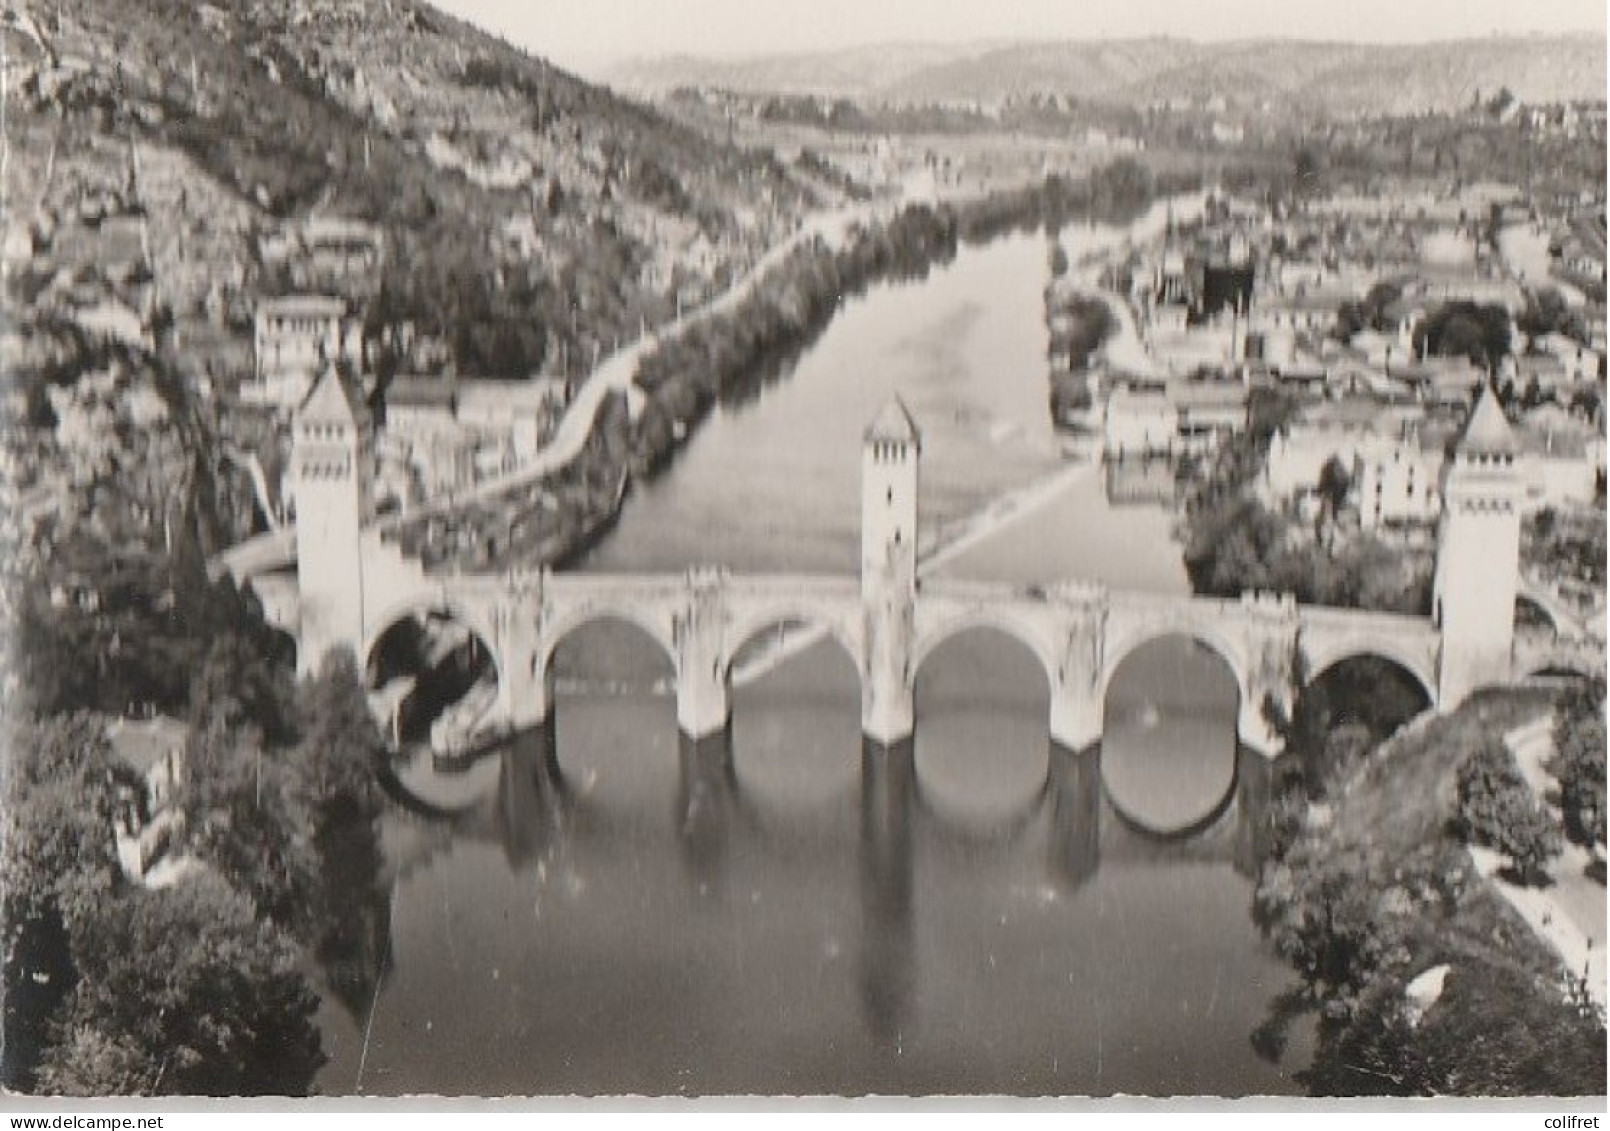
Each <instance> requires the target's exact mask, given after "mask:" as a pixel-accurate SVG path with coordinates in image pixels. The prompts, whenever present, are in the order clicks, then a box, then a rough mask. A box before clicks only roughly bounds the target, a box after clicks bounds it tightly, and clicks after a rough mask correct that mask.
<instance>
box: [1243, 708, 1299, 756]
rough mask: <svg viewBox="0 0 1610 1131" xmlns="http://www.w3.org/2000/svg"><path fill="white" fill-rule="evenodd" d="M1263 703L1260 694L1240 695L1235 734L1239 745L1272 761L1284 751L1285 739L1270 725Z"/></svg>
mask: <svg viewBox="0 0 1610 1131" xmlns="http://www.w3.org/2000/svg"><path fill="white" fill-rule="evenodd" d="M1277 702H1278V700H1277ZM1263 704H1264V696H1262V695H1257V696H1253V695H1243V696H1241V705H1240V708H1239V709H1238V711H1237V712H1236V723H1235V734H1236V739H1237V741H1238V742H1239V743H1240V745H1241V746H1243V747H1245V748H1246V749H1248V750H1251V751H1252V752H1253V753H1255V754H1260V755H1262V756H1263V757H1264V758H1266V759H1268V760H1269V761H1271V762H1272V761H1274V760H1275V759H1276V758H1279V757H1280V755H1281V754H1282V753H1284V752H1285V749H1286V740H1285V738H1284V737H1283V736H1282V735H1281V734H1280V733H1279V732H1278V731H1277V730H1275V728H1274V727H1273V726H1271V725H1270V723H1269V720H1268V718H1267V717H1266V716H1265V714H1264V709H1263Z"/></svg>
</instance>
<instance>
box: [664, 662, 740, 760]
mask: <svg viewBox="0 0 1610 1131" xmlns="http://www.w3.org/2000/svg"><path fill="white" fill-rule="evenodd" d="M731 718H732V707H731V703H730V699H729V696H728V693H727V684H726V681H725V680H723V679H722V678H721V669H720V663H719V660H718V659H712V660H710V661H708V662H706V663H704V664H702V665H700V664H694V665H691V670H690V669H689V668H684V670H682V671H681V672H679V673H677V681H676V724H677V728H678V729H679V730H681V732H682V734H683V735H684V736H685V737H687V738H689V739H693V740H694V741H701V740H703V739H707V738H711V737H714V736H719V735H721V734H723V733H725V732H726V729H727V723H728V721H729V720H730V719H731Z"/></svg>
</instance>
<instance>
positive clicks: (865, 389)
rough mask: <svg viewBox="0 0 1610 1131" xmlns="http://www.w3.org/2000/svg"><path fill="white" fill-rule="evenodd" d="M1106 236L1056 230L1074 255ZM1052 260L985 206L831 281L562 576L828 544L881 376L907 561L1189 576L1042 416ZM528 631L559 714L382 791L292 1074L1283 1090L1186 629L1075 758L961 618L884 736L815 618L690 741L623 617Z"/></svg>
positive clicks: (851, 492)
mask: <svg viewBox="0 0 1610 1131" xmlns="http://www.w3.org/2000/svg"><path fill="white" fill-rule="evenodd" d="M1160 219H1161V212H1160V210H1159V211H1154V212H1153V213H1152V214H1151V215H1150V216H1149V217H1148V218H1147V224H1148V225H1151V226H1153V227H1155V225H1156V223H1157V222H1158V221H1159V220H1160ZM1122 235H1123V233H1122V232H1121V231H1119V230H1117V229H1111V228H1107V227H1102V226H1098V227H1094V228H1090V227H1084V226H1080V227H1076V228H1074V229H1070V231H1069V232H1068V233H1066V234H1065V240H1066V242H1067V244H1068V246H1069V249H1070V253H1071V254H1072V256H1073V257H1074V258H1075V260H1077V259H1079V258H1080V257H1081V256H1082V255H1084V254H1088V253H1089V252H1090V250H1091V249H1092V248H1093V247H1096V246H1099V245H1104V244H1109V243H1111V242H1114V241H1116V240H1118V239H1119V238H1121V236H1122ZM1046 263H1047V256H1046V245H1045V241H1044V238H1043V237H1041V236H1028V235H1014V236H1009V237H1006V238H1003V239H1001V240H998V241H995V242H994V243H991V244H989V245H987V246H984V247H966V248H963V249H962V250H961V252H960V253H959V254H958V256H957V258H956V260H955V261H954V262H953V263H951V264H949V265H947V266H945V267H942V268H938V269H936V270H934V271H933V272H932V273H931V274H930V275H929V277H928V278H927V279H925V280H923V281H920V282H909V283H900V284H889V285H883V286H878V287H874V288H872V289H871V290H870V291H869V292H868V293H866V294H865V295H863V296H860V297H857V298H854V299H850V300H848V301H847V302H846V303H845V304H844V307H843V309H842V310H841V311H840V313H839V314H838V316H837V317H836V318H835V319H834V321H833V322H832V323H831V324H830V326H829V327H828V328H827V330H826V331H825V332H824V333H823V334H822V336H821V337H820V338H818V339H817V340H816V341H815V342H813V343H812V344H811V345H810V346H809V347H808V348H807V349H806V350H805V351H804V352H803V353H802V354H801V356H800V357H799V358H797V359H796V360H795V361H793V362H792V363H790V364H789V365H787V366H786V367H784V369H783V370H782V371H781V372H779V373H778V374H777V379H776V380H775V381H774V382H772V383H770V384H768V385H767V386H766V388H765V389H764V391H763V392H762V394H761V395H759V396H758V397H756V398H754V399H751V400H749V401H747V402H745V403H742V404H733V405H727V406H723V407H722V408H721V409H719V410H718V411H716V412H715V413H713V414H712V415H711V417H710V418H709V419H708V420H707V421H706V422H705V424H704V425H703V426H702V427H701V428H700V430H699V431H698V432H697V433H696V434H695V436H694V437H693V438H692V439H691V440H690V441H689V442H688V443H687V444H686V445H685V447H684V449H683V450H682V451H680V452H679V453H678V455H677V458H676V459H675V460H674V461H673V462H672V464H671V465H670V466H669V467H668V468H667V469H666V470H665V471H664V472H663V473H662V474H661V475H660V476H659V478H658V479H656V480H655V481H653V482H651V483H647V484H639V485H636V486H635V487H634V490H633V493H632V495H631V496H630V497H629V499H628V502H627V505H626V506H625V508H624V510H623V513H622V515H621V517H620V520H619V523H618V524H617V526H616V528H615V529H614V531H613V532H612V533H611V534H610V535H609V536H608V537H606V538H605V539H604V540H603V541H602V542H601V543H600V544H599V545H598V546H597V547H596V548H595V549H594V550H593V551H592V552H591V554H590V555H589V556H588V558H587V560H585V561H583V562H581V563H578V564H577V566H576V567H575V568H579V569H595V570H633V571H636V570H674V569H682V568H685V567H687V566H690V565H694V564H703V563H709V564H717V563H719V564H724V565H727V566H729V567H730V568H732V569H733V570H735V571H744V570H750V571H766V570H779V571H780V570H817V571H843V572H850V571H852V570H853V569H854V568H855V566H856V563H857V560H858V557H857V554H858V537H859V526H858V521H859V515H858V511H859V483H858V477H859V471H860V435H861V432H862V429H863V428H864V426H865V423H866V421H867V420H869V419H870V418H871V416H872V415H873V414H874V413H875V412H876V411H877V409H878V408H879V407H880V406H881V405H882V403H883V402H884V401H885V400H886V399H887V398H888V397H889V396H890V395H891V393H894V392H898V393H899V394H900V395H901V396H902V397H903V398H904V399H905V401H906V403H907V405H908V406H909V407H910V409H911V411H912V413H913V415H914V417H915V418H916V420H917V423H918V425H919V427H920V428H921V429H922V438H923V452H922V460H923V463H922V483H921V507H922V523H921V529H920V531H919V543H920V544H921V545H924V546H925V547H927V548H928V551H930V552H928V553H926V554H925V557H927V558H928V565H927V566H926V567H925V568H926V569H927V571H928V572H929V573H930V574H938V575H949V576H958V577H979V578H994V579H1004V580H1012V581H1024V582H1030V581H1047V580H1054V579H1057V578H1060V577H1083V578H1093V579H1096V580H1099V581H1102V582H1105V583H1107V584H1109V585H1113V586H1124V587H1129V588H1142V589H1150V590H1155V591H1160V592H1183V591H1185V589H1186V588H1187V583H1186V579H1185V575H1184V570H1183V567H1182V565H1181V561H1180V554H1179V549H1178V547H1177V545H1176V544H1175V543H1174V542H1173V540H1172V538H1171V519H1170V515H1169V514H1168V512H1167V510H1166V509H1164V508H1162V507H1158V506H1148V505H1140V506H1136V505H1114V504H1112V503H1109V501H1108V498H1107V493H1106V489H1105V486H1104V480H1103V477H1102V475H1101V474H1100V472H1099V469H1095V468H1088V467H1086V468H1080V467H1078V466H1077V465H1076V464H1070V457H1068V456H1067V455H1065V454H1064V452H1063V444H1062V442H1061V440H1060V439H1059V438H1058V437H1057V436H1056V435H1055V434H1054V433H1053V431H1052V429H1051V427H1050V422H1049V413H1048V410H1047V396H1048V387H1047V381H1046V345H1047V338H1046V331H1045V328H1044V325H1043V308H1042V299H1041V293H1042V289H1043V287H1044V285H1045V283H1046V281H1047V279H1046V270H1047V268H1046ZM1048 482H1050V483H1051V484H1052V486H1050V487H1046V486H1045V484H1047V483H1048ZM1003 497H1004V498H1006V499H1008V500H1009V501H1008V503H1007V504H1006V505H1004V506H1003V505H1002V504H1001V502H1000V500H1001V499H1002V498H1003ZM992 510H993V513H992V514H990V517H989V520H988V521H987V522H984V523H980V522H979V521H978V515H979V514H980V512H991V511H992ZM964 533H965V534H967V535H968V537H967V538H966V540H965V541H964V542H961V543H956V544H955V546H953V548H952V550H951V551H950V552H948V553H946V554H943V555H935V554H933V553H932V552H931V551H933V550H935V549H936V548H938V547H939V546H941V545H944V544H948V543H951V542H952V541H953V540H954V539H956V538H957V537H959V536H960V535H962V534H964ZM956 546H959V547H961V548H956ZM760 643H761V644H764V643H765V642H764V641H762V642H760ZM556 663H557V665H558V668H559V671H560V674H561V677H562V679H563V680H564V681H565V682H563V683H562V684H561V694H560V696H559V702H558V705H557V710H556V717H557V721H556V723H555V725H554V729H553V731H552V732H551V733H543V734H536V735H531V736H527V737H525V738H523V739H521V740H520V742H518V743H517V744H516V745H515V747H513V748H511V749H509V750H506V751H504V752H503V753H502V754H500V755H494V756H492V757H490V758H488V759H486V760H484V761H483V762H482V763H480V764H479V765H478V766H477V767H476V768H475V769H474V770H472V771H471V772H470V774H468V775H466V776H465V777H463V778H460V779H457V780H455V781H453V782H444V783H443V788H444V789H445V790H447V791H448V792H449V793H455V794H456V795H457V796H456V799H457V800H458V801H459V802H462V803H464V804H465V805H466V809H465V811H464V813H463V814H462V815H460V816H459V817H458V818H456V819H455V820H452V821H444V820H432V819H428V818H424V817H420V816H417V815H414V814H412V813H408V812H404V811H402V810H401V809H399V810H398V811H396V812H394V813H392V814H390V815H389V816H388V817H387V818H386V820H385V822H384V830H383V832H384V836H383V841H384V847H385V855H386V867H385V869H384V871H385V874H386V875H387V876H389V877H393V878H392V879H391V880H390V882H389V884H388V885H386V886H385V888H384V891H383V892H382V893H381V896H380V898H378V899H376V900H374V901H372V905H371V906H369V907H368V908H367V909H366V911H365V913H366V914H368V915H369V916H370V918H371V920H372V922H371V926H372V927H373V933H374V939H373V946H372V949H373V956H372V958H373V962H374V965H375V968H376V969H378V970H380V971H382V974H381V977H380V978H379V980H378V989H375V988H374V986H373V985H371V986H370V987H369V989H368V991H367V992H365V993H363V994H348V995H346V999H347V1004H346V1005H345V1006H337V1005H335V1004H333V1003H332V1004H328V1005H327V1006H326V1008H325V1009H324V1010H323V1012H322V1014H321V1021H322V1025H323V1029H324V1034H325V1043H326V1047H327V1050H328V1051H329V1052H330V1056H331V1059H330V1062H329V1064H328V1065H327V1066H326V1068H325V1070H324V1072H323V1073H322V1075H321V1077H320V1081H319V1084H320V1087H321V1090H323V1091H324V1092H326V1093H336V1094H346V1093H353V1092H361V1093H365V1094H418V1093H447V1094H465V1093H470V1094H486V1095H505V1094H522V1095H523V1094H553V1093H558V1094H571V1093H582V1094H597V1093H606V1094H616V1093H655V1094H660V1093H664V1094H709V1093H726V1092H740V1093H784V1094H797V1093H824V1092H825V1093H849V1094H861V1093H866V1092H878V1093H928V1092H950V1093H955V1092H989V1093H1016V1094H1073V1095H1108V1094H1113V1093H1145V1094H1171V1095H1198V1094H1212V1095H1221V1094H1222V1095H1248V1094H1271V1093H1272V1094H1291V1093H1295V1092H1297V1091H1299V1090H1300V1089H1299V1088H1298V1087H1297V1085H1296V1083H1295V1082H1294V1081H1293V1080H1292V1079H1291V1075H1290V1074H1291V1071H1292V1069H1293V1067H1294V1063H1293V1061H1294V1060H1295V1058H1296V1056H1297V1052H1296V1051H1294V1052H1293V1053H1292V1054H1290V1058H1289V1059H1288V1062H1286V1063H1283V1064H1271V1063H1269V1062H1266V1061H1265V1060H1263V1059H1260V1058H1259V1057H1258V1056H1257V1055H1255V1054H1254V1052H1253V1050H1252V1046H1251V1044H1250V1043H1249V1037H1250V1035H1251V1033H1252V1032H1253V1030H1254V1029H1255V1028H1256V1027H1257V1025H1258V1024H1259V1023H1260V1022H1261V1021H1262V1020H1263V1019H1264V1016H1265V1009H1266V1006H1267V1004H1268V1002H1269V1001H1270V1000H1271V999H1272V998H1273V997H1274V996H1275V994H1277V993H1278V992H1279V991H1280V990H1281V989H1283V988H1284V987H1285V985H1286V977H1287V975H1286V970H1285V968H1284V966H1283V965H1282V964H1281V963H1280V962H1279V961H1278V960H1277V959H1276V958H1275V957H1274V956H1273V955H1272V954H1270V953H1269V952H1268V950H1267V948H1266V947H1265V946H1264V945H1263V944H1262V942H1261V941H1260V939H1259V937H1258V935H1257V932H1256V930H1255V928H1254V927H1253V924H1252V922H1251V920H1250V917H1249V914H1248V905H1249V901H1250V894H1251V892H1250V883H1249V880H1248V878H1247V875H1248V872H1249V868H1248V854H1249V843H1250V840H1249V838H1250V833H1249V828H1250V820H1251V818H1252V817H1254V816H1255V814H1252V813H1251V808H1252V807H1251V806H1249V805H1248V804H1247V803H1246V800H1245V798H1244V797H1242V796H1240V795H1239V794H1238V791H1237V788H1236V784H1237V782H1238V781H1242V780H1248V779H1249V777H1255V776H1256V775H1247V774H1238V770H1237V760H1238V758H1247V757H1250V756H1249V755H1246V754H1245V753H1244V752H1238V751H1237V748H1236V744H1235V735H1234V726H1235V722H1234V720H1235V713H1236V701H1235V685H1234V681H1233V679H1231V677H1230V676H1229V673H1228V672H1227V671H1225V670H1224V669H1223V668H1222V667H1221V666H1220V665H1219V662H1218V661H1217V660H1215V659H1213V658H1211V657H1210V656H1209V655H1207V654H1205V653H1203V652H1202V651H1201V650H1200V649H1199V648H1197V647H1196V646H1194V645H1191V644H1189V643H1188V642H1185V641H1182V640H1166V641H1163V642H1160V643H1157V644H1154V645H1151V646H1148V647H1146V648H1143V649H1141V650H1140V651H1138V652H1137V653H1136V654H1135V655H1134V656H1133V657H1132V658H1131V659H1130V660H1129V661H1127V662H1126V664H1125V665H1124V667H1123V668H1121V669H1120V672H1119V674H1118V677H1117V678H1116V679H1115V682H1114V686H1113V689H1112V691H1111V693H1110V697H1109V703H1108V710H1107V717H1108V720H1109V725H1108V734H1107V736H1106V738H1105V740H1104V743H1103V746H1102V748H1101V750H1099V751H1094V752H1084V753H1082V754H1074V753H1072V752H1069V751H1066V750H1062V749H1059V748H1056V747H1054V746H1053V745H1052V744H1051V743H1050V741H1049V738H1048V733H1047V712H1048V705H1047V690H1046V685H1045V678H1044V676H1043V674H1042V673H1041V671H1040V669H1039V666H1038V664H1037V662H1036V661H1035V660H1034V659H1033V657H1032V656H1031V655H1030V654H1029V653H1028V651H1027V650H1026V649H1024V648H1023V647H1022V646H1020V645H1018V644H1016V643H1014V642H1012V641H1010V640H1008V639H1006V638H1004V637H1001V636H998V635H996V634H993V633H991V632H989V631H987V630H978V631H975V632H969V633H966V634H963V635H962V636H959V637H957V638H955V639H953V640H952V641H950V642H947V643H946V644H945V645H942V646H941V647H940V648H939V649H937V650H936V651H935V652H934V654H933V655H932V656H931V657H930V658H929V659H928V660H927V661H925V663H924V665H923V667H922V670H921V671H920V672H919V673H918V676H917V712H918V719H919V721H918V733H917V737H916V740H915V743H914V744H913V748H912V749H911V750H909V751H905V752H896V753H894V754H887V753H882V752H877V751H863V749H862V743H861V738H860V734H859V689H858V686H857V681H856V677H855V672H854V668H853V665H852V664H851V663H850V661H849V659H848V658H847V657H845V656H843V655H842V654H841V653H839V652H838V651H837V650H836V646H835V645H833V644H831V643H822V644H818V645H815V646H812V647H809V648H806V649H805V650H803V651H802V652H800V653H799V654H798V655H796V656H794V657H793V658H791V659H788V660H786V661H785V662H783V663H781V664H779V665H777V666H775V667H774V668H772V669H771V670H770V671H768V672H766V674H764V675H762V676H760V677H759V678H758V679H755V680H754V681H752V682H749V683H746V684H745V685H744V686H742V687H739V688H737V689H735V691H734V695H733V724H732V728H731V735H730V739H729V740H728V741H727V742H726V743H720V742H718V743H714V744H710V743H707V744H703V745H701V746H700V747H691V746H689V745H688V744H686V743H683V742H681V741H679V739H678V736H677V733H676V726H675V721H674V707H673V704H672V701H671V699H670V697H669V695H668V694H666V693H665V691H664V688H663V683H664V679H665V677H666V676H668V675H669V672H670V665H669V661H668V660H667V659H665V658H664V657H663V656H660V655H658V654H657V652H656V649H655V647H654V646H653V645H652V644H651V643H650V642H649V641H648V640H647V638H646V637H644V636H641V635H640V634H639V633H638V631H637V630H636V629H631V628H627V627H625V626H617V625H614V624H605V625H600V626H595V627H590V628H587V629H584V630H582V631H581V632H579V633H577V634H576V635H575V636H573V637H571V638H570V639H569V640H567V641H566V643H565V644H564V645H562V646H561V649H560V652H559V654H558V656H557V658H556ZM572 686H573V687H574V688H575V690H574V691H571V692H566V691H565V690H564V688H566V687H572ZM1242 765H1243V766H1245V763H1244V762H1243V763H1242ZM1185 829H1188V830H1190V832H1189V835H1173V836H1159V835H1157V833H1158V831H1159V830H1167V831H1170V832H1177V831H1178V830H1185ZM354 914H355V916H356V915H358V914H359V912H358V911H357V910H356V909H355V911H354Z"/></svg>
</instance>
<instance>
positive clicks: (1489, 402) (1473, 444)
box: [1455, 382, 1520, 456]
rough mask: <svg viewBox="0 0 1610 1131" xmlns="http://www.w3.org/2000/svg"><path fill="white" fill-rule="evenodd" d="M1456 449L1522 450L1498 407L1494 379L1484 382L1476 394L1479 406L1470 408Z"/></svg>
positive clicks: (1509, 452)
mask: <svg viewBox="0 0 1610 1131" xmlns="http://www.w3.org/2000/svg"><path fill="white" fill-rule="evenodd" d="M1455 450H1456V451H1457V452H1458V453H1459V454H1460V455H1509V456H1513V455H1515V454H1516V453H1517V452H1518V451H1519V450H1520V445H1519V443H1518V442H1517V441H1516V439H1515V432H1514V430H1513V429H1512V428H1510V426H1509V421H1508V420H1506V419H1505V418H1504V410H1503V409H1502V408H1501V407H1499V404H1498V394H1497V393H1495V392H1493V387H1492V384H1491V382H1488V383H1485V384H1483V385H1482V387H1481V391H1480V392H1479V393H1478V394H1477V395H1476V407H1475V408H1473V409H1471V410H1470V419H1469V420H1467V421H1466V422H1465V430H1464V432H1463V433H1461V434H1460V436H1459V442H1458V444H1457V445H1456V446H1455Z"/></svg>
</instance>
